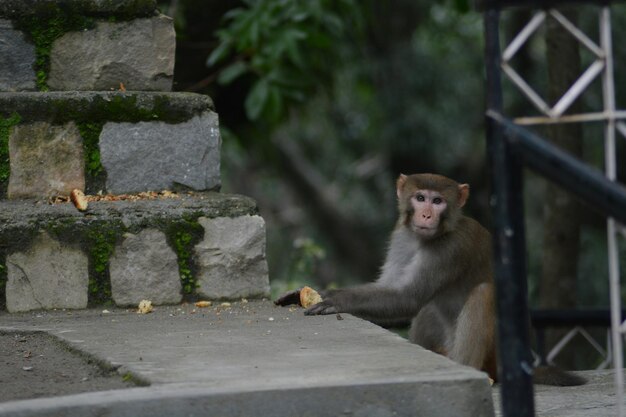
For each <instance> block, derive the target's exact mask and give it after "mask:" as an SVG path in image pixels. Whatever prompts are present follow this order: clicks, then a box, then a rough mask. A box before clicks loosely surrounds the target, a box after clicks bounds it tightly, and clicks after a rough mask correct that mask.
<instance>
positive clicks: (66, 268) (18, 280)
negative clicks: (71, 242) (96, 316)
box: [6, 233, 89, 313]
mask: <svg viewBox="0 0 626 417" xmlns="http://www.w3.org/2000/svg"><path fill="white" fill-rule="evenodd" d="M6 267H7V284H6V305H7V310H8V311H9V312H12V313H14V312H20V311H29V310H38V309H53V308H85V307H87V286H88V281H89V278H88V270H87V257H86V256H85V254H84V253H83V252H82V251H81V250H80V249H78V248H73V247H69V246H66V245H62V244H60V243H59V242H58V241H56V240H54V239H52V238H51V237H50V236H49V235H48V234H47V233H42V234H40V235H39V236H38V237H37V239H35V241H34V242H33V243H32V245H30V247H29V248H28V249H27V250H25V251H23V252H16V253H13V254H11V255H9V256H7V260H6Z"/></svg>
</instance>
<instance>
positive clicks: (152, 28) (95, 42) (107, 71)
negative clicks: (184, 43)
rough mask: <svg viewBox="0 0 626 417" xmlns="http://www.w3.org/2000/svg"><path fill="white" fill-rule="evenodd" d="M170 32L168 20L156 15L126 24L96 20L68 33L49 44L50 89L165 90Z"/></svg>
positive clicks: (172, 47)
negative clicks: (94, 23) (87, 26)
mask: <svg viewBox="0 0 626 417" xmlns="http://www.w3.org/2000/svg"><path fill="white" fill-rule="evenodd" d="M175 49H176V34H175V32H174V23H173V21H172V19H171V18H169V17H167V16H164V15H158V16H155V17H152V18H143V19H134V20H131V21H127V22H99V23H97V24H96V27H95V28H94V29H92V30H87V31H79V32H68V33H66V34H65V35H63V36H62V37H60V38H59V39H57V40H56V41H55V42H54V43H53V45H52V51H51V53H50V73H49V77H48V80H47V83H48V86H49V87H50V89H52V90H110V89H115V90H117V89H119V88H120V83H123V84H124V86H125V88H126V89H127V90H129V91H130V90H144V91H170V90H171V89H172V80H173V76H174V58H175V57H174V55H175Z"/></svg>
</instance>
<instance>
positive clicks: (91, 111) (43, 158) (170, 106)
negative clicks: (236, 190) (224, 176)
mask: <svg viewBox="0 0 626 417" xmlns="http://www.w3.org/2000/svg"><path fill="white" fill-rule="evenodd" d="M220 145H221V139H220V134H219V126H218V117H217V114H216V113H215V112H214V111H213V102H212V101H211V99H210V98H209V97H208V96H204V95H199V94H192V93H155V92H126V93H123V92H50V93H32V92H19V93H3V94H0V198H3V197H5V196H7V197H8V198H47V197H51V196H55V195H68V194H69V193H70V192H71V190H72V189H74V188H78V189H81V190H82V189H86V190H87V192H90V193H96V192H98V191H103V192H105V193H115V194H120V193H130V192H140V191H149V190H154V191H159V190H164V189H169V190H172V189H188V190H217V189H219V187H220V184H221V182H220Z"/></svg>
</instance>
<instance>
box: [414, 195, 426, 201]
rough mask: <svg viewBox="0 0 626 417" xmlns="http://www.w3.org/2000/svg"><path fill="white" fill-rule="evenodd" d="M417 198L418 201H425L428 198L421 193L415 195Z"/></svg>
mask: <svg viewBox="0 0 626 417" xmlns="http://www.w3.org/2000/svg"><path fill="white" fill-rule="evenodd" d="M415 199H416V200H417V201H424V200H426V198H425V197H424V196H423V195H421V194H418V195H416V196H415Z"/></svg>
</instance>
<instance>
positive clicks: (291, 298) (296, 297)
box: [274, 288, 302, 306]
mask: <svg viewBox="0 0 626 417" xmlns="http://www.w3.org/2000/svg"><path fill="white" fill-rule="evenodd" d="M301 289H302V288H298V289H297V290H293V291H289V292H286V293H284V294H283V295H281V296H280V297H278V298H277V299H276V300H275V301H274V304H276V305H277V306H288V305H291V304H298V305H300V290H301Z"/></svg>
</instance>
